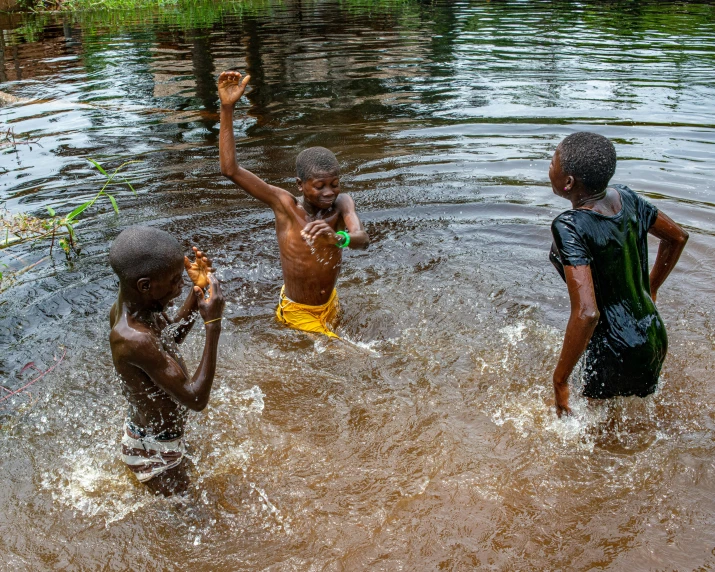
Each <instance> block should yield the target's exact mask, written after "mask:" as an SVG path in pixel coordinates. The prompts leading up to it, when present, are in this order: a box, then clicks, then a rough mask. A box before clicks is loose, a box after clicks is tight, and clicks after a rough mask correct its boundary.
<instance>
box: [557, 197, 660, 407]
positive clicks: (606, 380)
mask: <svg viewBox="0 0 715 572" xmlns="http://www.w3.org/2000/svg"><path fill="white" fill-rule="evenodd" d="M611 187H612V188H615V189H616V190H617V191H618V193H619V194H620V195H621V204H622V207H621V211H620V212H619V213H618V214H616V215H615V216H606V215H602V214H600V213H597V212H595V211H592V210H587V209H573V210H568V211H566V212H564V213H561V214H560V215H559V216H557V217H556V218H555V219H554V222H553V223H552V225H551V233H552V234H553V237H554V244H553V246H552V248H551V255H550V258H551V262H552V263H553V264H554V266H556V269H557V270H558V271H559V273H560V274H561V277H562V278H564V279H565V275H564V269H563V267H564V265H566V266H584V265H589V266H590V267H591V274H592V275H593V285H594V288H595V292H596V302H597V304H598V310H599V312H600V313H601V316H600V318H599V320H598V324H597V326H596V329H595V331H594V332H593V336H592V337H591V341H590V342H589V344H588V347H587V349H586V354H585V361H584V391H583V394H584V395H585V396H587V397H596V398H607V397H614V396H616V395H638V396H640V397H644V396H646V395H649V394H651V393H653V392H654V391H655V389H656V385H657V383H658V377H659V376H660V370H661V367H662V365H663V361H664V360H665V354H666V352H667V350H668V338H667V336H666V333H665V325H664V324H663V320H662V319H661V317H660V315H659V314H658V310H657V309H656V307H655V304H654V303H653V300H652V298H651V297H650V280H649V276H648V240H647V236H648V230H649V229H650V227H651V226H653V224H654V223H655V220H656V218H657V217H658V210H657V209H656V208H655V207H654V206H653V205H651V204H650V203H649V202H648V201H646V200H644V199H642V198H641V197H639V196H638V195H637V194H636V193H634V192H633V191H632V190H630V189H629V188H628V187H625V186H621V185H611Z"/></svg>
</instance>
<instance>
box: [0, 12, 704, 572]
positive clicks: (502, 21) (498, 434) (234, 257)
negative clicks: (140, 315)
mask: <svg viewBox="0 0 715 572" xmlns="http://www.w3.org/2000/svg"><path fill="white" fill-rule="evenodd" d="M714 10H715V9H714V8H713V7H712V5H710V4H709V3H677V4H660V3H650V2H607V3H579V4H575V3H551V2H529V3H524V2H486V1H483V2H482V1H466V0H465V1H463V2H419V1H416V0H412V1H410V0H403V1H397V0H395V1H394V2H392V1H368V0H364V1H355V0H353V1H340V2H338V1H337V0H325V1H318V0H315V1H314V0H302V1H301V0H291V1H287V2H282V3H272V2H268V1H265V2H263V1H261V2H259V1H256V0H252V1H247V2H243V3H240V4H231V5H227V4H223V3H221V4H220V5H219V4H218V3H206V4H202V3H199V4H196V5H194V8H193V9H191V10H188V9H186V10H178V9H171V10H167V11H165V12H161V13H157V12H153V11H138V12H130V13H116V12H105V13H103V14H84V15H74V16H70V15H62V16H39V15H37V16H34V15H25V16H0V24H1V25H2V27H3V31H2V34H0V42H1V43H0V58H2V59H1V60H0V74H1V75H0V91H2V92H6V93H9V94H11V95H13V96H15V97H19V98H22V99H23V100H25V101H24V102H23V103H21V104H18V105H13V106H10V107H5V108H0V116H1V117H2V121H3V125H5V126H7V128H12V129H13V130H14V132H15V133H16V134H17V135H27V136H31V137H32V138H34V139H37V140H39V143H40V144H41V147H38V146H33V148H32V150H30V148H29V146H24V145H20V146H17V148H16V149H14V148H8V147H5V148H3V149H1V150H0V153H1V154H0V200H2V201H4V202H5V204H6V206H7V208H9V209H10V210H11V211H21V210H22V211H30V212H33V213H37V214H39V213H42V212H44V207H45V205H51V206H53V207H54V208H55V209H57V210H58V212H67V211H68V210H69V209H70V208H71V207H72V206H74V205H76V204H77V203H78V202H79V201H80V200H82V199H85V198H89V197H90V196H92V195H93V194H94V193H96V191H97V189H98V185H99V184H100V182H101V177H100V176H99V175H98V174H97V173H96V171H95V170H93V169H92V168H91V167H90V165H89V163H88V162H87V161H86V159H85V158H86V157H92V158H93V159H97V160H99V161H100V162H102V163H103V164H106V165H108V166H117V165H119V164H120V163H122V162H123V161H126V160H128V159H138V160H140V161H141V162H140V163H138V164H135V165H132V166H131V167H130V168H129V169H128V171H127V173H128V175H129V177H130V179H131V180H132V182H134V183H135V184H136V185H135V186H136V187H137V189H138V191H139V195H138V196H137V197H134V196H132V195H131V193H129V192H127V191H126V189H124V188H119V187H117V190H116V196H117V199H118V201H119V206H120V209H121V213H120V216H118V217H117V216H115V215H114V214H113V213H112V211H111V209H110V207H109V205H99V204H98V205H97V207H96V208H94V209H93V210H92V211H91V212H89V214H88V216H87V217H86V218H85V220H84V221H83V223H82V224H81V225H80V226H79V229H78V230H79V232H80V236H81V239H82V242H83V246H84V249H83V251H82V255H81V257H79V258H78V259H77V260H73V261H71V262H67V261H65V260H64V257H63V256H62V255H61V253H59V254H58V253H55V255H54V257H53V259H52V260H48V261H43V262H41V263H40V264H38V265H37V266H35V267H34V268H33V269H32V270H30V271H28V272H26V273H24V274H22V275H21V276H18V277H17V279H16V283H15V285H14V286H13V288H12V289H11V290H9V291H7V292H5V293H3V294H2V295H0V327H1V329H0V347H1V348H2V351H0V376H1V377H2V382H0V383H2V385H5V386H6V387H8V388H17V387H20V386H21V385H23V384H24V383H26V382H27V381H29V378H28V377H27V375H29V373H32V371H27V370H26V371H25V372H21V369H22V367H23V366H24V365H25V364H26V363H28V362H30V361H32V362H34V363H35V364H36V366H37V367H38V368H41V367H42V366H45V367H49V366H50V365H52V363H53V356H55V355H61V352H62V350H61V346H66V347H67V348H68V349H69V351H68V354H67V357H66V358H65V362H63V364H62V365H61V366H60V367H59V368H58V369H57V370H56V371H54V372H52V373H51V374H49V375H48V376H47V377H46V378H44V379H42V380H41V381H39V382H38V383H37V384H35V385H34V386H32V388H31V391H30V392H28V393H25V394H21V395H18V396H15V397H13V398H11V399H9V400H6V401H4V402H2V403H0V407H1V408H0V455H2V459H3V463H2V469H1V471H2V472H1V476H2V480H3V483H4V485H5V486H4V487H2V489H1V490H0V523H1V525H2V530H3V542H4V547H3V548H4V549H3V552H4V554H3V557H4V560H3V566H5V567H6V569H8V570H17V569H25V568H29V569H70V570H74V569H111V570H113V569H117V570H126V569H129V568H130V569H138V570H157V569H167V570H172V569H192V570H223V569H225V570H256V569H268V570H313V569H315V570H323V569H326V570H363V569H374V570H395V569H405V570H434V569H442V570H471V569H492V570H512V569H538V570H542V569H591V568H603V569H605V568H610V569H638V570H656V569H669V570H670V569H676V570H690V569H696V568H698V567H700V566H702V567H705V568H707V567H708V566H713V565H714V564H715V559H714V558H713V556H712V554H711V550H712V548H713V546H715V527H714V526H713V522H712V514H713V513H715V510H714V509H715V506H714V505H713V500H712V499H713V498H714V495H713V492H714V489H713V485H712V483H713V482H715V479H714V478H713V477H715V474H713V465H712V458H713V454H714V453H715V446H714V445H713V442H714V441H713V435H715V417H713V415H712V413H711V412H712V411H713V410H714V409H715V393H714V392H713V390H712V389H711V388H710V384H709V381H710V377H711V375H710V374H711V372H712V370H713V365H714V364H713V358H712V355H713V354H712V350H713V344H714V343H715V337H713V331H714V330H713V317H712V297H713V294H714V293H715V292H714V290H713V286H712V284H713V278H714V277H715V265H714V260H715V259H714V258H713V256H712V248H713V247H714V246H715V238H714V237H715V217H713V212H714V207H715V200H714V198H713V197H714V196H715V195H714V194H713V175H714V169H713V164H715V162H714V161H713V159H715V152H714V151H713V143H714V142H715V125H713V121H712V111H713V109H712V105H711V104H710V102H711V101H712V98H713V95H715V85H714V83H715V81H714V80H713V75H712V69H713V63H715V55H713V54H715V51H714V50H713V47H714V46H715V11H714ZM234 66H237V67H239V68H240V69H241V70H244V69H245V70H247V71H248V72H249V73H250V74H251V75H252V77H253V81H252V84H253V89H252V91H251V92H250V94H249V95H248V98H247V100H246V101H245V103H244V105H243V106H241V107H239V109H238V111H237V114H236V117H237V122H236V126H237V132H238V134H239V140H238V152H239V157H240V159H241V161H242V163H243V164H244V165H245V166H246V167H248V168H250V169H252V170H254V171H256V172H257V173H259V174H260V175H262V176H263V177H265V178H266V179H267V180H269V181H270V182H271V183H274V184H278V185H283V186H285V187H286V188H293V185H294V183H293V181H294V174H293V171H294V166H293V162H294V159H295V156H296V155H297V153H298V151H299V150H300V149H302V148H304V147H306V146H310V145H324V146H327V147H330V148H332V149H334V150H335V151H336V152H337V153H338V157H339V160H340V161H341V164H342V165H343V168H344V173H345V176H344V184H343V186H344V188H345V190H346V191H347V192H349V193H351V194H352V195H353V196H354V198H355V201H356V204H357V207H358V210H359V211H360V213H361V217H362V219H363V220H364V222H365V224H366V226H367V228H368V231H369V233H370V235H371V237H372V239H373V240H372V244H371V247H370V250H369V251H368V252H350V253H349V254H347V259H346V264H345V266H344V272H343V276H342V278H341V280H340V286H339V288H340V291H341V300H342V302H343V308H344V310H345V317H344V320H343V323H342V325H341V333H342V334H344V335H345V336H346V337H347V338H348V339H349V340H351V341H352V342H354V343H355V347H337V346H335V345H333V344H328V343H326V342H325V340H315V339H313V338H311V337H309V336H307V335H304V334H301V333H297V332H293V331H289V330H286V329H284V328H282V327H281V326H279V325H278V324H276V323H275V322H274V320H273V309H274V306H275V304H276V303H277V297H278V293H279V290H280V284H281V275H280V267H279V260H278V249H277V246H276V243H275V237H274V229H273V220H272V215H271V214H270V212H269V211H267V210H266V209H265V208H263V207H262V206H261V205H260V204H257V203H256V201H254V200H252V199H250V198H247V197H246V196H245V195H243V194H242V193H240V192H238V191H237V190H235V189H234V188H233V187H232V186H231V185H229V184H228V183H226V181H224V180H223V179H222V178H221V177H220V175H219V173H218V149H217V135H218V116H217V97H216V90H215V86H214V81H215V77H216V75H217V74H218V72H219V71H220V70H222V69H225V68H229V67H234ZM577 129H593V130H597V131H599V132H600V133H603V134H604V135H606V136H608V137H610V138H611V139H612V140H614V142H615V143H616V146H617V150H618V153H619V157H620V161H619V164H618V171H617V173H616V177H615V179H616V181H617V182H621V183H626V184H629V185H630V186H631V187H633V188H634V189H636V190H638V191H640V192H643V193H645V194H646V195H647V196H648V197H649V198H650V199H651V200H653V202H654V203H655V204H656V205H657V206H658V207H659V208H662V209H663V210H664V211H665V212H667V213H668V214H670V215H671V216H673V218H675V219H676V220H677V221H679V222H682V223H683V225H684V226H685V227H686V228H688V230H689V231H690V233H691V239H690V242H689V244H688V248H687V249H686V252H685V254H684V256H683V259H682V262H681V265H680V266H679V267H678V269H676V271H675V273H674V275H673V276H672V278H671V280H670V281H669V282H668V283H666V286H665V288H664V289H663V290H662V292H661V293H660V296H659V298H660V299H659V304H660V306H661V312H662V314H663V316H664V319H665V320H666V323H667V326H668V331H669V338H670V346H671V352H670V355H669V357H668V360H667V361H666V365H665V369H664V373H663V378H662V384H661V388H660V391H659V392H658V393H657V394H655V395H654V396H651V397H649V398H647V399H643V400H641V399H637V398H627V399H618V400H614V401H613V402H610V403H590V404H589V403H587V402H586V401H585V400H584V399H579V398H576V399H575V403H574V409H575V412H576V416H575V417H574V418H572V419H569V420H566V421H559V420H557V419H556V418H555V416H554V414H553V411H552V410H551V409H550V408H549V402H550V400H551V389H550V375H551V371H552V369H553V366H554V363H555V359H556V356H557V353H558V350H559V347H560V343H561V339H562V332H563V328H564V326H565V321H566V318H567V312H568V300H567V296H566V291H565V287H564V286H563V284H562V283H561V281H560V278H559V277H558V275H557V274H556V273H555V272H554V271H553V269H552V268H551V266H550V264H549V263H548V257H547V254H548V246H549V243H550V232H549V224H550V221H551V220H552V218H553V217H554V216H555V215H556V214H557V213H558V212H560V211H561V210H563V209H564V208H566V206H567V205H566V204H564V203H561V202H559V201H558V200H557V199H556V198H555V197H554V196H553V195H552V194H551V192H550V188H549V185H548V179H547V170H548V162H549V159H550V156H551V153H552V152H553V149H554V147H555V145H556V144H557V143H558V141H559V140H560V139H561V138H562V137H563V136H565V135H566V134H568V133H570V132H572V131H573V130H577ZM135 223H145V224H153V225H157V226H159V227H161V228H163V229H165V230H168V231H170V232H173V233H174V234H176V235H177V236H178V237H180V238H181V240H182V241H183V243H184V245H185V247H186V248H187V249H188V248H189V247H190V245H193V244H198V245H200V246H202V247H204V248H206V250H207V251H208V252H209V253H210V255H211V257H212V259H213V260H215V264H216V266H217V268H219V269H220V270H219V276H220V277H221V279H222V280H223V282H224V283H225V288H224V291H225V292H226V296H227V301H228V304H227V315H228V317H229V320H228V321H227V322H226V326H225V328H224V335H223V337H222V345H221V348H220V367H219V373H218V378H217V382H216V384H215V390H214V393H213V394H212V399H211V403H210V405H209V408H208V409H207V410H206V411H205V412H203V413H201V414H199V415H194V416H192V417H191V421H190V424H189V428H188V434H187V435H188V441H189V444H190V446H191V450H190V455H189V456H190V459H191V461H192V463H193V466H192V468H191V473H192V476H193V482H194V483H195V485H194V486H193V487H192V489H191V491H190V492H189V493H188V495H187V496H186V497H184V498H176V499H157V498H153V497H151V496H150V495H149V494H148V493H146V491H145V490H144V489H142V488H141V487H139V486H137V485H136V484H135V483H134V482H133V481H132V478H131V475H130V474H129V473H128V471H126V470H125V469H124V467H123V466H122V465H121V463H120V462H119V459H118V455H117V452H118V443H119V438H120V432H121V425H122V421H123V416H124V412H125V408H126V403H125V402H124V400H123V399H122V397H121V394H120V392H119V387H118V383H117V380H116V378H115V376H114V373H113V369H112V365H111V360H110V358H109V351H108V344H107V332H108V323H107V312H108V309H109V307H110V305H111V303H112V300H113V297H114V296H115V290H116V284H115V280H114V278H113V277H112V275H111V271H110V270H109V267H108V265H107V263H106V254H107V250H108V245H109V242H110V240H111V239H112V238H113V237H114V236H116V234H117V233H118V232H119V230H120V229H121V228H123V227H125V226H127V225H129V224H135ZM12 255H13V256H10V255H9V254H5V253H3V254H2V258H0V262H3V263H5V264H7V265H8V266H9V267H10V270H13V269H19V268H22V267H24V266H26V265H28V264H32V263H34V262H37V261H40V260H41V259H42V258H43V257H44V256H46V250H45V249H44V248H42V247H37V248H32V247H28V248H26V249H24V250H13V251H12ZM15 257H17V258H15ZM202 340H203V336H202V335H201V334H200V333H195V334H193V335H192V336H190V338H189V340H188V341H187V342H186V348H185V354H186V358H187V361H188V363H190V364H191V363H193V364H197V363H198V361H199V359H200V352H201V350H202ZM3 391H4V390H2V389H0V392H3ZM139 555H141V556H139Z"/></svg>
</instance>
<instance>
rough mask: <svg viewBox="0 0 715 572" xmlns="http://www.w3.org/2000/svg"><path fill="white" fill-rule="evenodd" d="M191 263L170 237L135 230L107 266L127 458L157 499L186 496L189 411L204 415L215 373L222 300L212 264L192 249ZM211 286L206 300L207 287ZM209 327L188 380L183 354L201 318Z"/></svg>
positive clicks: (117, 244) (116, 246)
mask: <svg viewBox="0 0 715 572" xmlns="http://www.w3.org/2000/svg"><path fill="white" fill-rule="evenodd" d="M194 252H195V254H196V261H195V262H194V263H191V262H190V261H189V259H188V258H186V257H185V256H184V255H183V253H182V252H181V247H180V246H179V243H178V242H177V241H176V239H175V238H174V237H173V236H171V235H170V234H168V233H166V232H164V231H162V230H158V229H155V228H149V227H142V226H134V227H130V228H128V229H126V230H124V231H123V232H121V233H120V234H119V236H118V237H117V238H116V239H115V240H114V242H113V243H112V246H111V248H110V250H109V262H110V264H111V266H112V269H113V270H114V272H116V274H117V276H118V277H119V295H118V297H117V301H116V302H115V303H114V305H113V306H112V309H111V311H110V314H109V323H110V326H111V328H112V329H111V332H110V334H109V343H110V346H111V349H112V359H113V361H114V367H115V369H116V370H117V373H118V374H119V377H120V380H121V383H122V392H123V393H124V396H125V397H126V398H127V400H128V401H129V412H128V415H127V420H126V422H125V424H124V435H123V437H122V459H123V461H124V462H125V463H126V464H127V466H128V467H129V468H130V469H131V470H132V471H133V472H134V474H135V475H136V477H137V479H138V480H139V481H140V482H143V483H146V484H147V485H149V487H150V488H151V489H152V490H153V491H154V492H157V493H161V494H171V493H174V492H181V491H183V490H185V488H186V486H187V485H188V478H187V475H186V472H185V467H184V465H183V464H182V460H183V457H184V453H185V443H184V425H185V420H186V416H187V414H188V410H189V409H192V410H194V411H201V410H202V409H203V408H204V407H206V404H207V403H208V400H209V393H210V392H211V385H212V383H213V379H214V374H215V372H216V351H217V349H218V339H219V336H220V335H221V316H222V314H223V307H224V298H223V295H222V293H221V287H220V286H219V282H218V280H217V279H216V277H215V276H214V275H213V269H212V268H211V263H210V261H209V260H208V259H207V258H206V256H204V255H203V254H202V253H201V252H199V251H198V250H197V249H196V248H194ZM184 269H186V271H187V273H188V275H189V277H190V278H191V280H192V281H193V282H194V287H193V288H192V290H191V291H190V292H189V295H188V297H187V298H186V301H185V302H184V304H183V305H182V307H181V309H180V310H179V311H178V313H177V314H176V317H175V318H174V319H173V320H172V319H171V318H169V317H168V316H167V315H166V313H165V310H166V308H167V307H168V306H169V305H170V304H171V303H172V300H174V299H175V298H177V297H178V296H180V295H181V290H182V289H183V286H184V280H183V276H182V275H183V272H184ZM206 286H208V287H209V298H208V299H204V292H203V288H205V287H206ZM197 311H198V313H199V314H200V316H201V319H202V320H203V322H204V324H205V327H206V342H205V344H204V352H203V356H202V357H201V362H200V363H199V367H198V369H197V370H196V372H195V373H194V375H193V376H192V375H190V374H189V371H188V370H187V369H186V364H184V360H183V359H182V358H181V355H180V353H179V350H178V347H177V346H178V344H180V343H181V342H182V341H183V340H184V338H185V337H186V335H187V334H188V333H189V331H190V330H191V327H192V326H193V325H194V320H195V318H196V313H197Z"/></svg>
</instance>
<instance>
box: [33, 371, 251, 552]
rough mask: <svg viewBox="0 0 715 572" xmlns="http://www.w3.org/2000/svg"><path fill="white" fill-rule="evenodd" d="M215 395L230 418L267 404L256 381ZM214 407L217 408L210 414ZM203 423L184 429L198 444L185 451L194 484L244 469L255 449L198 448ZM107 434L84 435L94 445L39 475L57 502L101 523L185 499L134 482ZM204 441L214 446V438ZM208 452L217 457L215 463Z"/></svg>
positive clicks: (219, 417) (194, 422)
mask: <svg viewBox="0 0 715 572" xmlns="http://www.w3.org/2000/svg"><path fill="white" fill-rule="evenodd" d="M214 397H218V400H217V401H219V403H220V409H221V412H222V413H225V414H226V415H228V416H230V417H231V418H233V419H234V420H235V419H237V417H236V414H237V412H238V413H239V414H242V415H240V416H239V419H238V420H239V422H241V421H243V418H245V417H247V416H252V415H254V416H260V414H261V413H262V412H263V409H264V407H265V405H264V401H263V398H264V397H265V395H264V393H263V392H262V391H261V389H260V388H259V387H258V386H257V385H254V386H252V387H250V388H249V389H246V390H242V391H235V390H233V389H231V388H230V387H225V386H224V387H221V388H220V389H219V390H218V391H216V395H215V396H214ZM227 405H228V406H229V407H226V406H227ZM223 410H227V411H223ZM218 412H219V410H218V409H217V410H216V411H215V412H214V413H218ZM207 417H209V416H208V415H207ZM212 417H213V416H212ZM223 417H224V416H223V415H216V423H222V422H223ZM206 424H208V425H212V424H214V421H213V420H212V419H211V418H210V417H209V418H208V419H196V418H195V417H194V418H192V419H191V421H190V425H191V427H189V428H188V429H187V436H188V440H189V442H190V443H192V444H193V445H194V447H195V448H196V449H197V451H196V455H187V456H188V457H189V458H190V459H192V460H195V461H196V467H197V470H198V472H199V477H198V478H197V479H196V483H195V484H196V485H200V484H201V483H202V482H203V481H204V480H205V479H206V478H207V477H211V476H216V475H219V474H222V473H228V472H231V473H235V470H236V469H237V468H238V469H241V470H242V471H243V472H244V473H245V469H246V467H248V465H249V462H250V459H251V454H252V451H253V446H252V444H251V442H250V441H249V440H245V441H244V442H242V443H240V444H239V445H227V444H225V443H221V444H220V445H219V447H220V451H219V454H216V455H214V453H215V451H214V452H212V451H206V450H203V449H202V447H201V440H200V435H201V434H202V433H204V432H210V431H208V429H207V427H206ZM105 433H106V431H105V430H103V431H101V432H96V433H93V434H91V435H88V436H87V437H86V438H85V440H83V443H85V444H86V443H87V440H90V441H95V444H94V445H89V446H86V447H79V448H77V449H74V450H72V451H69V452H66V453H65V454H63V455H61V456H60V457H59V458H58V459H57V460H56V463H55V466H54V467H53V468H52V469H50V470H49V471H47V472H45V473H44V474H43V475H42V478H41V483H40V486H41V488H42V489H44V490H46V491H49V492H50V494H51V496H52V499H53V500H54V501H55V502H57V503H59V504H60V505H63V506H65V507H67V508H69V509H71V510H72V511H74V512H75V513H78V514H81V515H82V516H85V517H99V518H102V519H103V520H104V523H105V526H109V525H110V524H112V523H113V522H117V521H120V520H122V519H124V518H125V517H126V516H127V515H129V514H132V513H134V512H136V511H137V510H139V509H143V508H145V507H147V506H149V505H150V504H156V503H162V502H163V503H168V504H176V503H179V504H183V503H184V502H185V500H184V499H182V497H181V495H177V496H174V497H170V498H164V497H161V496H155V495H154V494H152V493H150V492H149V490H148V489H147V488H145V487H144V486H143V485H141V484H140V483H139V482H137V481H136V479H134V477H133V476H132V475H131V474H130V472H129V471H128V470H127V469H126V468H125V467H124V465H123V464H122V462H121V460H120V444H119V437H118V435H117V438H116V441H115V442H107V440H106V434H105ZM100 439H101V440H100ZM74 442H76V441H72V442H71V443H74ZM207 442H208V443H209V446H212V443H213V441H212V440H208V441H207ZM211 457H215V458H216V459H219V460H218V462H217V461H216V460H214V459H213V458H211ZM196 538H199V542H200V537H192V539H191V541H192V542H196Z"/></svg>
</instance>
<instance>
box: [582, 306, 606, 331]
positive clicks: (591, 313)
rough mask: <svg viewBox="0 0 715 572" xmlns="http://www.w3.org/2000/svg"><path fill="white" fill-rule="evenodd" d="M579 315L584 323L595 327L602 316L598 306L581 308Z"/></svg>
mask: <svg viewBox="0 0 715 572" xmlns="http://www.w3.org/2000/svg"><path fill="white" fill-rule="evenodd" d="M578 317H579V320H581V321H582V322H583V323H584V324H586V325H588V326H592V327H594V328H595V327H596V324H598V320H599V319H600V318H601V312H599V311H598V308H585V309H583V310H581V312H580V313H579V316H578Z"/></svg>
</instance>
